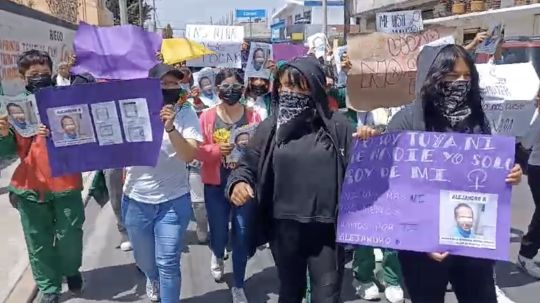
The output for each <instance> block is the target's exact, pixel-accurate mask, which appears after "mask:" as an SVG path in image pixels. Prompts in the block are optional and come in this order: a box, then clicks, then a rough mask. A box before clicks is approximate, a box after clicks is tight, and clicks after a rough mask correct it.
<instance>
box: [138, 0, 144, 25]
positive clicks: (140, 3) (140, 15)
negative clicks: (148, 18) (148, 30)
mask: <svg viewBox="0 0 540 303" xmlns="http://www.w3.org/2000/svg"><path fill="white" fill-rule="evenodd" d="M143 20H144V19H143V0H139V25H140V26H141V27H144V24H143V23H144V21H143Z"/></svg>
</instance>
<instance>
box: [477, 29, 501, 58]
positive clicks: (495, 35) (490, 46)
mask: <svg viewBox="0 0 540 303" xmlns="http://www.w3.org/2000/svg"><path fill="white" fill-rule="evenodd" d="M503 30H504V26H503V25H502V24H501V23H499V24H495V25H492V26H491V27H490V29H489V37H487V38H486V39H485V40H484V42H482V43H481V44H480V45H479V46H478V47H477V48H476V53H477V54H488V55H493V54H495V52H496V51H497V46H498V45H499V44H500V42H501V41H502V40H503V39H504V36H503Z"/></svg>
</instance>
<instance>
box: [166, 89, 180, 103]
mask: <svg viewBox="0 0 540 303" xmlns="http://www.w3.org/2000/svg"><path fill="white" fill-rule="evenodd" d="M181 91H182V89H181V88H169V89H164V88H163V89H161V93H162V94H163V103H165V104H176V102H178V99H180V92H181Z"/></svg>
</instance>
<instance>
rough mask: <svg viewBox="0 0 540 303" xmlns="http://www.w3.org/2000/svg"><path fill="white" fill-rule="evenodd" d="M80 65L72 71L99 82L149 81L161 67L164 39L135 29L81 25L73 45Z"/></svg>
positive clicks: (76, 65)
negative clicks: (149, 76) (158, 66)
mask: <svg viewBox="0 0 540 303" xmlns="http://www.w3.org/2000/svg"><path fill="white" fill-rule="evenodd" d="M73 48H74V49H75V55H76V62H75V65H74V66H73V67H72V69H71V71H72V72H73V73H75V74H81V73H90V74H92V75H93V76H94V77H96V78H99V79H117V80H129V79H139V78H146V77H147V76H148V71H149V70H150V69H151V68H152V67H154V66H155V65H156V64H158V63H159V62H158V60H157V58H156V53H157V52H158V51H159V50H160V49H161V37H160V36H159V35H158V34H156V33H151V32H147V31H145V30H144V29H142V28H140V27H138V26H134V25H122V26H111V27H97V26H93V25H88V24H86V23H81V24H79V29H78V30H77V33H76V34H75V41H74V42H73Z"/></svg>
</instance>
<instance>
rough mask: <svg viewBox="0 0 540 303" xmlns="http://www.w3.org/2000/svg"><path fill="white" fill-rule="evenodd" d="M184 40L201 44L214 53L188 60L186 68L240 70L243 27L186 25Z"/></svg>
mask: <svg viewBox="0 0 540 303" xmlns="http://www.w3.org/2000/svg"><path fill="white" fill-rule="evenodd" d="M186 38H187V39H190V40H194V41H197V42H199V43H201V44H203V45H204V46H205V47H206V48H208V49H210V50H212V51H214V52H215V54H212V55H205V56H204V57H202V58H199V59H195V60H190V61H188V62H187V65H188V66H195V67H226V68H241V67H242V56H241V49H242V43H243V42H244V27H242V26H220V25H192V24H188V25H186Z"/></svg>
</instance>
